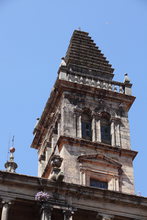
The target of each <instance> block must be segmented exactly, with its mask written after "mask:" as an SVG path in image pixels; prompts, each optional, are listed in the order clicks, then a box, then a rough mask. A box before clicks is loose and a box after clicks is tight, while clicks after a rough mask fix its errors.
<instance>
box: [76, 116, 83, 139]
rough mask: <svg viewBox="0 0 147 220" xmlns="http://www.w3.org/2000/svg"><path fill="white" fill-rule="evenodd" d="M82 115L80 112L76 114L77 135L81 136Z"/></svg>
mask: <svg viewBox="0 0 147 220" xmlns="http://www.w3.org/2000/svg"><path fill="white" fill-rule="evenodd" d="M81 118H82V116H81V115H80V114H77V137H78V138H81V137H82V122H81Z"/></svg>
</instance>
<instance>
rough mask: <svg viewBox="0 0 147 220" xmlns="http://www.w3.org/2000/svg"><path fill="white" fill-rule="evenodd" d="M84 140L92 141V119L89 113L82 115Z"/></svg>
mask: <svg viewBox="0 0 147 220" xmlns="http://www.w3.org/2000/svg"><path fill="white" fill-rule="evenodd" d="M82 138H84V139H86V140H92V131H91V117H90V115H89V114H88V113H83V114H82Z"/></svg>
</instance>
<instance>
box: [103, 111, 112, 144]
mask: <svg viewBox="0 0 147 220" xmlns="http://www.w3.org/2000/svg"><path fill="white" fill-rule="evenodd" d="M101 142H103V143H105V144H111V123H110V114H109V113H107V112H102V113H101Z"/></svg>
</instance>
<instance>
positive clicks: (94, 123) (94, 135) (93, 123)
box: [92, 115, 96, 142]
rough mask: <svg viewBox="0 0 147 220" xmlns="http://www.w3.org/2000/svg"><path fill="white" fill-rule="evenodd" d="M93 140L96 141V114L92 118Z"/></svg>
mask: <svg viewBox="0 0 147 220" xmlns="http://www.w3.org/2000/svg"><path fill="white" fill-rule="evenodd" d="M92 141H94V142H95V141H96V120H95V115H93V118H92Z"/></svg>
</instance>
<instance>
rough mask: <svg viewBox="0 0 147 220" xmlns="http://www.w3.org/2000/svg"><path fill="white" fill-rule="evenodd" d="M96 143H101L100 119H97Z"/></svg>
mask: <svg viewBox="0 0 147 220" xmlns="http://www.w3.org/2000/svg"><path fill="white" fill-rule="evenodd" d="M96 141H97V142H101V121H100V118H99V117H97V118H96Z"/></svg>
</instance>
